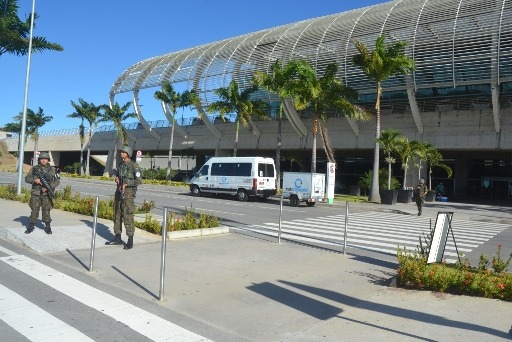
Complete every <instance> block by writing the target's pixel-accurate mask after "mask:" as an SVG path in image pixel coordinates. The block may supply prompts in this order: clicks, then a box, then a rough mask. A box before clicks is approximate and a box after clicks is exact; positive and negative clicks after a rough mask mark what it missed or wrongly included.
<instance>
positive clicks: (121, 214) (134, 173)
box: [114, 160, 142, 236]
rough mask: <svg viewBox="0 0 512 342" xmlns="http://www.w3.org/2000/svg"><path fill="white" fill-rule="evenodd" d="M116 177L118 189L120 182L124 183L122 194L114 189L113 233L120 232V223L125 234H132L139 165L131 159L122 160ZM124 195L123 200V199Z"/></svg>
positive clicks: (138, 183) (139, 176)
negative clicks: (123, 227) (124, 229)
mask: <svg viewBox="0 0 512 342" xmlns="http://www.w3.org/2000/svg"><path fill="white" fill-rule="evenodd" d="M116 177H118V178H119V185H118V189H119V188H121V186H122V184H121V182H122V183H124V184H126V189H125V191H124V194H122V193H121V192H120V191H116V195H115V198H114V234H116V235H117V234H121V232H122V223H124V226H125V228H126V235H128V236H133V233H134V231H135V226H134V225H133V214H134V212H135V195H136V193H137V186H139V185H140V184H141V183H142V179H141V173H140V169H139V165H137V163H135V162H134V161H132V160H128V161H127V162H125V161H122V162H121V164H119V168H118V170H117V175H116ZM123 197H124V200H123Z"/></svg>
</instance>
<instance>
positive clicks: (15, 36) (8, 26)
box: [0, 0, 63, 56]
mask: <svg viewBox="0 0 512 342" xmlns="http://www.w3.org/2000/svg"><path fill="white" fill-rule="evenodd" d="M18 10H19V6H18V1H17V0H0V56H2V55H3V54H4V53H10V54H14V55H17V56H23V55H26V54H27V53H28V46H29V35H30V22H31V16H32V15H30V16H29V17H28V18H26V19H25V21H23V20H21V19H20V18H19V17H18ZM37 18H38V15H37V13H36V14H35V17H34V21H35V19H37ZM44 50H54V51H62V50H63V48H62V46H60V45H59V44H56V43H50V42H48V41H47V40H46V38H44V37H32V51H33V52H38V51H44Z"/></svg>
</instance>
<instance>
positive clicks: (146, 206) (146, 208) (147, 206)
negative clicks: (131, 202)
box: [138, 200, 155, 213]
mask: <svg viewBox="0 0 512 342" xmlns="http://www.w3.org/2000/svg"><path fill="white" fill-rule="evenodd" d="M154 208H155V202H154V201H148V200H144V202H142V204H141V206H140V207H139V208H138V210H139V211H140V212H143V213H149V212H150V211H151V210H153V209H154Z"/></svg>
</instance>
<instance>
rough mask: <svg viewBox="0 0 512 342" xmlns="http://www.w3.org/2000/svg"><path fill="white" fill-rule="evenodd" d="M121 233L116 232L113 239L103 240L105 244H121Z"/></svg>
mask: <svg viewBox="0 0 512 342" xmlns="http://www.w3.org/2000/svg"><path fill="white" fill-rule="evenodd" d="M122 244H123V241H122V240H121V234H116V236H115V237H114V239H113V240H111V241H107V242H105V245H122Z"/></svg>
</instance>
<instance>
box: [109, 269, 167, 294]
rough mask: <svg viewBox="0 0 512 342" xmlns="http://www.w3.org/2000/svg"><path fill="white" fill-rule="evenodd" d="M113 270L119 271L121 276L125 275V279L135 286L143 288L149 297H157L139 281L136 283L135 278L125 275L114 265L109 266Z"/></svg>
mask: <svg viewBox="0 0 512 342" xmlns="http://www.w3.org/2000/svg"><path fill="white" fill-rule="evenodd" d="M111 267H112V268H113V269H114V270H116V271H117V272H119V274H121V275H122V276H123V277H125V278H126V279H128V280H129V281H131V282H132V283H134V284H135V285H136V286H137V287H139V288H140V289H141V290H143V291H144V292H146V293H147V294H148V295H150V296H151V297H153V298H155V299H158V296H157V295H155V294H154V293H153V292H151V291H149V290H148V289H146V288H145V287H144V286H142V285H141V284H140V283H138V282H137V281H136V280H135V279H133V278H131V277H130V276H129V275H127V274H126V273H124V272H123V271H121V270H120V269H119V268H117V267H115V266H111Z"/></svg>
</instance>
